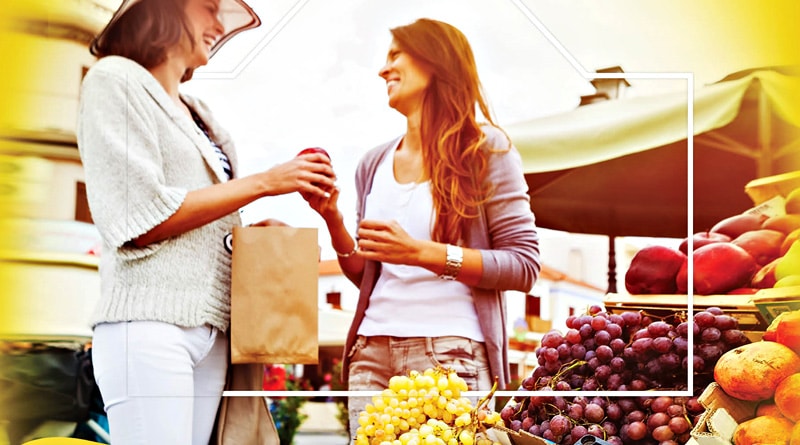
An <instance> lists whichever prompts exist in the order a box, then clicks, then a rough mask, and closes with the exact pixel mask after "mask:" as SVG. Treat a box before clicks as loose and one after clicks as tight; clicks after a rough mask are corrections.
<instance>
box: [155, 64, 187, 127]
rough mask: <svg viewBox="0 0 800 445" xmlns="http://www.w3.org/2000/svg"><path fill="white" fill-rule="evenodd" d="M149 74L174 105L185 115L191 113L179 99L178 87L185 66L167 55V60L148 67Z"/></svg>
mask: <svg viewBox="0 0 800 445" xmlns="http://www.w3.org/2000/svg"><path fill="white" fill-rule="evenodd" d="M148 71H150V74H152V75H153V77H155V78H156V80H157V81H158V83H160V84H161V86H162V87H163V88H164V91H166V92H167V95H168V96H169V97H170V98H171V99H172V101H173V102H174V103H175V105H176V106H177V107H178V108H180V109H181V111H183V112H184V113H186V114H187V115H191V112H190V111H189V108H188V107H187V106H186V104H184V103H183V101H181V96H180V89H179V86H180V84H181V78H182V77H183V74H184V73H185V72H186V67H185V66H184V65H183V64H182V63H180V62H178V61H177V60H175V59H173V58H170V57H167V60H166V61H164V62H163V63H161V64H160V65H157V66H154V67H153V68H150V69H149V70H148Z"/></svg>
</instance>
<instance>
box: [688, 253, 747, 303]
mask: <svg viewBox="0 0 800 445" xmlns="http://www.w3.org/2000/svg"><path fill="white" fill-rule="evenodd" d="M693 258H694V262H693V266H694V290H695V292H697V293H698V294H700V295H712V294H724V293H727V292H729V291H731V290H733V289H736V288H739V287H745V286H747V285H748V284H750V279H751V278H752V277H753V275H754V274H755V273H756V271H757V270H758V263H756V260H755V259H754V258H753V257H752V256H751V255H750V254H749V253H747V251H746V250H744V249H742V248H741V247H739V246H737V245H735V244H733V243H712V244H708V245H705V246H703V247H700V248H698V249H696V250H695V251H694V255H693Z"/></svg>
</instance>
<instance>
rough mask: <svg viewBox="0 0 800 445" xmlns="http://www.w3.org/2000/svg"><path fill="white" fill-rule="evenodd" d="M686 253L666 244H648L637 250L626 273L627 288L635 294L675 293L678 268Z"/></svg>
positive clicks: (684, 259)
mask: <svg viewBox="0 0 800 445" xmlns="http://www.w3.org/2000/svg"><path fill="white" fill-rule="evenodd" d="M685 261H686V255H684V254H683V253H682V252H681V251H679V250H676V249H671V248H669V247H665V246H658V245H654V246H646V247H643V248H642V249H640V250H639V251H638V252H636V255H634V256H633V258H632V259H631V264H630V266H629V267H628V271H627V272H626V273H625V289H626V290H627V291H628V292H629V293H631V294H633V295H637V294H674V293H675V292H676V291H677V283H676V277H677V275H678V270H679V269H680V268H681V266H682V265H683V263H684V262H685Z"/></svg>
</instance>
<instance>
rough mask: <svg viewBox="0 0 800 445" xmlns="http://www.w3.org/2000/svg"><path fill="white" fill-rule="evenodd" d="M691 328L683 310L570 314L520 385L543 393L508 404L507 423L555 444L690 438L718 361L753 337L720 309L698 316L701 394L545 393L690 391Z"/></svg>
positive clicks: (697, 385)
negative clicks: (563, 394)
mask: <svg viewBox="0 0 800 445" xmlns="http://www.w3.org/2000/svg"><path fill="white" fill-rule="evenodd" d="M689 328H690V324H689V323H688V321H687V316H686V314H685V313H674V314H670V315H669V316H666V317H657V316H654V315H649V314H646V313H643V312H640V311H623V312H620V313H609V312H605V311H603V309H602V308H601V307H600V306H597V305H593V306H591V307H589V309H588V310H587V311H586V313H584V314H580V315H572V316H570V317H568V318H567V320H566V330H565V332H564V333H562V332H560V331H558V330H551V331H549V332H547V333H546V334H544V336H543V337H542V339H541V342H540V346H539V347H538V348H537V349H536V351H535V352H536V357H537V361H538V366H537V367H536V368H535V369H534V370H533V372H532V373H531V375H529V376H527V377H525V378H524V379H523V380H522V387H521V388H520V389H522V390H527V391H536V392H537V394H536V395H531V396H530V397H526V398H524V399H523V400H519V401H518V400H516V398H515V399H512V400H511V401H510V402H509V404H508V405H507V406H506V407H504V408H503V411H502V412H501V415H502V417H503V420H504V421H505V424H506V426H507V427H509V428H511V429H512V430H515V431H519V430H524V431H527V432H529V433H531V434H534V435H537V436H541V437H544V438H545V439H548V440H550V441H553V442H555V443H569V444H572V443H575V442H576V441H577V439H576V437H577V438H578V439H579V438H580V437H582V435H585V434H592V435H595V436H597V437H600V438H602V439H604V440H607V441H609V442H611V443H624V444H649V443H654V444H661V443H664V444H670V443H685V441H686V440H688V434H689V433H688V431H689V430H691V427H692V425H693V424H694V418H693V416H697V415H699V414H701V413H702V412H703V409H702V407H701V406H700V405H699V403H697V400H696V396H697V395H699V394H700V392H702V390H703V389H704V388H705V386H707V385H708V383H710V382H711V381H712V380H713V368H714V365H715V364H716V362H717V360H718V359H719V357H720V356H721V355H722V354H724V353H725V352H727V351H728V350H730V349H733V348H735V347H737V346H741V345H743V344H745V343H748V342H749V341H750V340H749V339H748V338H747V336H746V335H745V334H744V333H743V332H742V331H741V330H739V326H738V321H737V320H736V318H734V317H732V316H729V315H726V314H725V313H724V312H723V311H722V310H721V309H720V308H718V307H709V308H707V309H705V310H701V311H698V312H696V313H695V314H694V316H693V323H692V324H691V328H692V330H693V342H694V344H693V351H694V354H693V358H692V360H693V362H692V365H693V368H692V369H693V380H694V388H692V394H694V396H695V397H691V398H685V397H684V398H668V399H669V400H667V399H662V397H647V398H638V399H636V398H620V399H619V400H616V398H608V397H592V398H589V399H587V398H586V397H576V398H573V399H568V398H564V397H560V396H558V395H557V394H544V393H547V392H558V391H601V390H602V391H646V390H652V389H660V390H686V389H687V383H688V382H687V375H688V371H687V370H688V367H689V358H688V357H689V354H688V348H689ZM667 401H670V402H671V403H670V404H669V405H665V403H666V402H667ZM673 419H676V420H673ZM609 439H611V440H609Z"/></svg>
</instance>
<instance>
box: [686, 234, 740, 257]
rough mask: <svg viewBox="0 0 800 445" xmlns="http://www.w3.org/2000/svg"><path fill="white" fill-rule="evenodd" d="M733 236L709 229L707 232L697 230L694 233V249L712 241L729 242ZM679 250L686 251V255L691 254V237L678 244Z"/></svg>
mask: <svg viewBox="0 0 800 445" xmlns="http://www.w3.org/2000/svg"><path fill="white" fill-rule="evenodd" d="M730 240H731V237H729V236H728V235H725V234H723V233H717V232H712V231H710V230H707V231H705V232H697V233H695V234H694V235H692V249H693V250H697V248H698V247H702V246H705V245H706V244H711V243H719V242H729V241H730ZM678 250H680V251H681V252H683V253H684V255H688V254H689V238H688V237H686V238H684V239H683V241H682V242H681V245H680V246H678Z"/></svg>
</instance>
